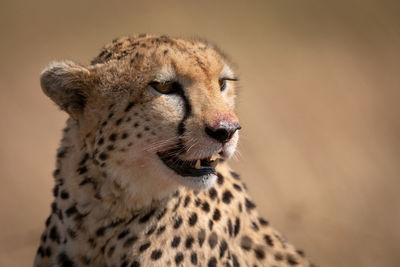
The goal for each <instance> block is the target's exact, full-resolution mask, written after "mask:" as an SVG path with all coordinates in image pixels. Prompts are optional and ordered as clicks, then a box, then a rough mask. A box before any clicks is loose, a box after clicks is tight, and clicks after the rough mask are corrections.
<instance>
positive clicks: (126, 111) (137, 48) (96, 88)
mask: <svg viewBox="0 0 400 267" xmlns="http://www.w3.org/2000/svg"><path fill="white" fill-rule="evenodd" d="M236 80H237V79H236V76H235V75H234V73H233V71H232V69H231V67H230V66H229V62H228V60H227V58H226V57H225V56H224V55H223V54H222V53H221V52H219V51H218V50H217V49H216V48H214V47H213V46H212V45H210V44H208V43H207V42H203V41H192V40H183V39H175V38H170V37H165V36H161V37H155V36H146V37H131V38H122V39H118V40H115V41H113V42H112V43H111V44H109V45H107V46H105V47H104V48H103V50H102V51H101V53H100V54H99V55H98V56H97V57H96V58H95V59H94V60H93V61H92V63H91V64H90V65H88V66H83V65H79V64H76V63H74V62H71V61H62V62H54V63H52V64H50V66H49V67H47V68H46V69H45V70H44V71H43V73H42V75H41V86H42V89H43V91H44V92H45V94H46V95H48V96H49V97H50V98H51V99H52V100H53V101H54V102H55V103H57V104H58V105H59V106H60V107H61V109H63V110H65V111H67V112H68V113H69V114H70V116H71V117H72V118H73V121H74V122H76V125H77V128H78V134H77V135H78V138H80V139H81V140H82V141H81V142H82V147H85V149H87V151H88V154H89V155H90V157H91V158H92V159H93V161H94V163H95V165H96V166H97V168H98V169H99V170H101V171H102V172H106V173H107V174H108V177H111V179H115V180H116V181H117V182H118V183H119V184H120V185H121V186H126V187H135V188H136V189H135V190H136V191H137V190H145V189H148V188H158V187H160V188H162V190H161V189H160V190H161V191H168V189H172V188H176V186H179V185H185V186H188V187H190V188H194V189H205V188H208V187H210V186H211V185H213V183H214V182H215V180H216V170H215V166H216V164H218V162H219V161H222V160H224V159H226V158H229V157H230V156H232V154H233V153H234V152H235V149H236V145H237V142H238V130H239V129H240V125H239V122H238V118H237V116H236V115H235V113H234V111H233V108H234V98H235V83H236V82H235V81H236Z"/></svg>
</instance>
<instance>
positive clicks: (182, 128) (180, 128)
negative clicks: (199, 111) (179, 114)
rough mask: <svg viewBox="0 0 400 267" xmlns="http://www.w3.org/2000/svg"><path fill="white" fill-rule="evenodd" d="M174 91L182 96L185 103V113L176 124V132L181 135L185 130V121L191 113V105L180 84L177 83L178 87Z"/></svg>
mask: <svg viewBox="0 0 400 267" xmlns="http://www.w3.org/2000/svg"><path fill="white" fill-rule="evenodd" d="M176 92H177V94H178V95H179V96H180V97H182V99H183V102H184V103H185V114H184V115H183V118H182V120H181V121H180V123H179V125H178V134H179V135H183V133H184V132H185V121H186V120H187V119H188V117H189V116H190V114H191V113H192V106H191V105H190V102H189V99H188V98H187V97H186V96H185V92H184V91H183V88H182V86H181V85H179V88H178V89H177V91H176Z"/></svg>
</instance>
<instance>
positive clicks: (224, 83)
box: [218, 78, 238, 92]
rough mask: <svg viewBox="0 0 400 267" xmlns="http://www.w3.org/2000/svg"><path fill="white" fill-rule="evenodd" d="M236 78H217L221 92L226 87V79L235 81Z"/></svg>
mask: <svg viewBox="0 0 400 267" xmlns="http://www.w3.org/2000/svg"><path fill="white" fill-rule="evenodd" d="M237 80H238V79H236V78H221V79H219V80H218V83H219V88H220V90H221V92H223V91H224V90H225V88H226V81H237Z"/></svg>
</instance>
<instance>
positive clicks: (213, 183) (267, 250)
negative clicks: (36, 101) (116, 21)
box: [34, 35, 310, 267]
mask: <svg viewBox="0 0 400 267" xmlns="http://www.w3.org/2000/svg"><path fill="white" fill-rule="evenodd" d="M227 69H228V70H227ZM223 72H225V73H223ZM221 73H223V75H233V72H232V71H231V69H230V68H229V60H228V59H227V58H226V57H225V56H224V55H223V54H222V53H221V52H220V51H219V50H218V49H217V48H215V47H214V46H212V45H211V44H209V43H207V42H205V41H198V40H196V41H195V40H184V39H177V38H171V37H167V36H142V35H140V36H137V37H128V38H121V39H116V40H114V41H113V42H112V43H111V44H109V45H107V46H105V47H104V48H103V50H102V51H101V52H100V54H99V55H98V56H97V57H96V58H95V59H94V60H93V61H92V63H91V64H90V65H89V66H82V65H79V64H76V63H74V62H70V61H64V62H57V63H52V64H51V65H50V66H49V67H48V68H47V69H46V70H45V71H44V72H43V74H42V77H41V84H42V88H43V90H44V92H45V93H46V94H47V95H48V96H49V97H50V98H51V99H52V100H53V101H54V102H55V103H56V104H57V105H59V106H60V108H61V109H63V110H65V111H66V112H68V113H69V115H70V118H69V119H68V121H67V127H66V128H65V129H64V137H63V139H62V144H61V147H60V148H59V150H58V153H57V168H56V170H55V171H54V178H55V186H54V190H53V194H54V201H53V203H52V204H51V214H50V216H49V217H48V219H47V220H46V227H45V230H44V232H43V234H42V236H41V240H40V246H39V248H38V251H37V255H36V258H35V263H34V266H36V267H39V266H41V267H45V266H61V267H72V266H110V267H120V266H121V267H128V266H130V267H134V266H136V267H138V266H208V267H212V266H227V267H228V266H231V267H238V266H310V264H309V262H308V261H307V259H306V258H305V256H304V253H303V252H301V251H297V250H295V248H294V247H293V246H292V245H291V244H290V243H288V242H287V241H286V239H285V238H284V237H283V236H282V235H281V234H280V233H278V232H277V231H276V230H274V228H272V227H271V226H270V225H269V223H268V221H267V220H265V219H263V218H262V217H260V215H259V214H258V213H257V210H256V205H255V203H254V202H253V201H252V200H251V198H250V197H249V196H248V194H247V190H246V187H245V185H244V184H243V182H242V180H241V178H240V177H239V175H238V174H237V173H235V172H233V171H232V170H231V169H230V168H229V166H228V165H227V163H226V162H225V161H224V160H223V159H220V162H219V164H218V165H217V167H216V175H214V176H215V177H214V176H213V175H210V176H207V177H208V178H209V180H207V179H205V181H204V183H199V182H198V181H196V178H193V182H187V181H186V180H185V179H186V178H185V177H183V178H182V177H178V176H179V175H177V174H176V173H174V172H173V171H172V170H171V169H169V168H168V167H166V166H165V165H163V163H162V162H161V161H160V159H159V158H158V157H157V155H156V153H157V151H160V150H162V149H165V147H170V146H173V145H174V146H178V147H179V148H180V149H181V151H180V152H179V153H180V154H179V155H180V156H181V157H183V158H185V159H192V158H196V157H197V158H201V157H204V155H208V154H210V153H211V154H212V153H215V152H216V151H220V150H218V149H221V145H218V144H216V142H213V141H212V140H210V138H209V137H207V135H206V134H205V132H204V127H205V124H207V123H208V124H210V123H213V122H215V121H218V120H227V118H228V119H231V120H235V121H236V120H237V118H236V115H235V114H234V112H233V107H234V97H235V85H234V82H232V83H231V82H229V84H227V89H225V91H223V92H221V90H220V87H219V85H218V78H221V76H220V75H222V74H221ZM230 78H232V77H230ZM157 79H158V80H159V81H160V82H164V81H168V80H173V81H175V82H179V84H180V86H181V87H180V88H178V89H179V90H180V91H177V92H176V93H175V94H174V95H172V94H171V95H162V94H159V93H157V92H155V91H154V90H153V89H151V88H149V86H148V85H149V83H151V82H152V81H154V80H157ZM237 138H238V134H237V132H236V133H235V135H234V136H233V137H232V140H231V141H229V142H227V143H226V144H225V143H224V144H223V148H222V149H223V150H222V151H224V152H225V156H226V157H229V155H231V154H232V153H233V151H234V149H235V147H236V143H237ZM210 177H211V178H210Z"/></svg>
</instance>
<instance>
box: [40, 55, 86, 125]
mask: <svg viewBox="0 0 400 267" xmlns="http://www.w3.org/2000/svg"><path fill="white" fill-rule="evenodd" d="M92 79H93V78H92V77H91V75H90V72H89V70H88V69H87V68H85V67H83V66H81V65H78V64H76V63H74V62H72V61H60V62H52V63H51V64H50V65H49V66H48V67H47V68H45V69H44V70H43V72H42V74H41V75H40V85H41V87H42V90H43V92H44V93H45V94H46V95H47V96H48V97H50V98H51V99H52V100H53V101H54V102H55V103H56V104H57V105H58V106H59V107H60V108H61V109H62V110H65V111H66V112H68V113H69V114H70V115H71V116H72V117H73V118H75V119H77V117H78V115H79V113H81V112H82V111H83V109H84V108H85V105H86V101H87V98H88V96H89V90H90V88H91V87H92V86H91V85H92V82H91V80H92Z"/></svg>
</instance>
